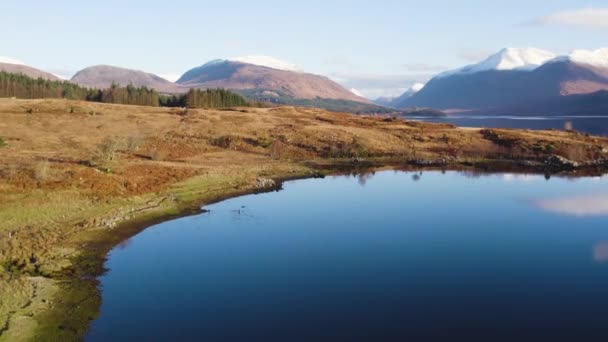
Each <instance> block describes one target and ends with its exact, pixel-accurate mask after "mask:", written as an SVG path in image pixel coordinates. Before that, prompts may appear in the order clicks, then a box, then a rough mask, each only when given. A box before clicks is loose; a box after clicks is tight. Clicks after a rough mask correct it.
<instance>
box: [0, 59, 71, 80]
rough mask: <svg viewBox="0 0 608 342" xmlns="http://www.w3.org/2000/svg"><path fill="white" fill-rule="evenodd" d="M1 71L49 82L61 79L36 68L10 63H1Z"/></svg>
mask: <svg viewBox="0 0 608 342" xmlns="http://www.w3.org/2000/svg"><path fill="white" fill-rule="evenodd" d="M0 71H4V72H10V73H13V74H24V75H26V76H29V77H32V78H39V77H40V78H44V79H47V80H52V81H58V80H59V77H57V76H55V75H53V74H51V73H48V72H45V71H42V70H38V69H36V68H32V67H29V66H27V65H21V64H10V63H0Z"/></svg>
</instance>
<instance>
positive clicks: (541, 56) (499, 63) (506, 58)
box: [437, 48, 557, 77]
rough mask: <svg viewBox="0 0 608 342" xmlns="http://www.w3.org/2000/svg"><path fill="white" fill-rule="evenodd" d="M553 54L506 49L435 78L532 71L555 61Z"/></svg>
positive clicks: (542, 51)
mask: <svg viewBox="0 0 608 342" xmlns="http://www.w3.org/2000/svg"><path fill="white" fill-rule="evenodd" d="M556 57H557V55H556V54H555V53H553V52H550V51H546V50H541V49H535V48H523V49H520V48H506V49H502V50H500V51H499V52H498V53H496V54H494V55H492V56H490V57H488V58H487V59H485V60H483V61H481V62H479V63H477V64H473V65H468V66H465V67H463V68H460V69H457V70H452V71H446V72H444V73H442V74H439V75H438V76H437V77H446V76H452V75H458V74H474V73H477V72H483V71H491V70H527V71H532V70H534V69H537V68H538V67H540V66H541V65H543V64H545V63H547V62H548V61H550V60H552V59H555V58H556Z"/></svg>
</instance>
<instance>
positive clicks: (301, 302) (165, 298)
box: [86, 171, 608, 341]
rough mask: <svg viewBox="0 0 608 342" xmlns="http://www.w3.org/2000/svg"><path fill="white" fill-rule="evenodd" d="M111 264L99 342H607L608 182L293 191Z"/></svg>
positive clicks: (147, 236)
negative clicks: (432, 341)
mask: <svg viewBox="0 0 608 342" xmlns="http://www.w3.org/2000/svg"><path fill="white" fill-rule="evenodd" d="M206 209H208V210H209V212H208V213H205V214H200V215H198V216H193V217H187V218H181V219H177V220H173V221H168V222H165V223H162V224H159V225H156V226H153V227H151V228H149V229H147V230H145V231H143V232H142V233H140V234H139V235H137V236H135V237H133V238H131V239H130V240H128V241H125V242H124V243H123V244H121V245H120V246H117V247H116V248H115V249H114V250H112V252H111V253H110V254H109V259H108V261H107V264H106V266H107V267H108V268H109V269H110V271H109V272H108V273H107V274H106V275H104V276H103V277H101V284H102V285H101V286H102V294H103V304H102V307H101V316H100V317H99V319H97V320H96V321H94V322H93V324H92V326H91V329H90V331H89V334H88V336H87V338H86V339H87V340H88V341H127V340H141V341H358V340H364V341H428V340H437V339H442V340H444V341H558V340H559V341H563V340H566V341H594V340H596V341H607V340H608V324H607V322H608V179H607V178H581V179H561V178H551V179H549V180H547V179H545V177H543V176H529V175H528V176H526V175H514V174H497V175H479V174H463V173H457V172H447V173H445V174H442V173H441V172H424V173H405V172H393V171H387V172H379V173H377V174H375V175H374V174H367V175H359V176H357V177H350V176H348V177H347V176H341V177H328V178H326V179H322V180H321V179H309V180H299V181H293V182H288V183H286V184H285V186H284V191H281V192H278V193H268V194H262V195H251V196H245V197H240V198H235V199H231V200H227V201H224V202H221V203H218V204H215V205H211V206H209V207H207V208H206Z"/></svg>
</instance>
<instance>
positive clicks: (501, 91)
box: [388, 48, 608, 114]
mask: <svg viewBox="0 0 608 342" xmlns="http://www.w3.org/2000/svg"><path fill="white" fill-rule="evenodd" d="M603 90H608V49H600V50H595V51H586V50H578V51H574V52H573V53H571V54H569V55H565V56H558V55H556V54H553V53H551V52H548V51H543V50H539V49H513V48H511V49H503V50H501V51H500V52H498V53H497V54H495V55H492V56H490V57H488V58H487V59H485V60H484V61H481V62H480V63H478V64H474V65H469V66H466V67H464V68H461V69H457V70H453V71H448V72H444V73H442V74H439V75H437V76H436V77H434V78H432V79H431V80H430V81H429V82H428V83H427V84H426V85H425V86H424V87H423V88H422V89H420V91H418V92H416V93H415V94H413V95H411V94H408V93H407V92H406V94H404V95H403V96H401V97H400V98H397V99H395V100H393V101H391V102H390V103H389V104H388V105H389V106H392V107H395V108H408V107H432V108H436V109H441V110H451V111H463V112H464V111H467V112H484V113H488V114H491V113H509V114H531V113H534V114H564V113H565V112H566V108H565V107H562V106H560V105H558V104H560V103H583V102H585V97H586V96H589V99H590V100H591V99H595V101H597V98H598V96H599V97H602V95H601V94H600V95H597V96H596V95H594V93H596V92H599V91H603ZM573 95H578V96H577V97H576V98H574V99H572V100H571V101H570V100H567V99H563V98H565V97H569V96H573ZM567 111H568V113H572V111H574V112H575V113H576V112H577V111H576V110H575V109H574V108H573V107H572V106H569V107H568V109H567ZM580 113H581V114H588V113H583V112H580Z"/></svg>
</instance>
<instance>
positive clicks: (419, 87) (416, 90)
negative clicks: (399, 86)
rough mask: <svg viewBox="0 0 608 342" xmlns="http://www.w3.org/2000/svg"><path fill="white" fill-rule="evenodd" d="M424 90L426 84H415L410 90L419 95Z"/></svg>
mask: <svg viewBox="0 0 608 342" xmlns="http://www.w3.org/2000/svg"><path fill="white" fill-rule="evenodd" d="M422 88H424V83H414V84H413V85H412V86H411V87H410V89H409V90H411V91H412V92H414V93H417V92H419V91H421V90H422Z"/></svg>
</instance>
